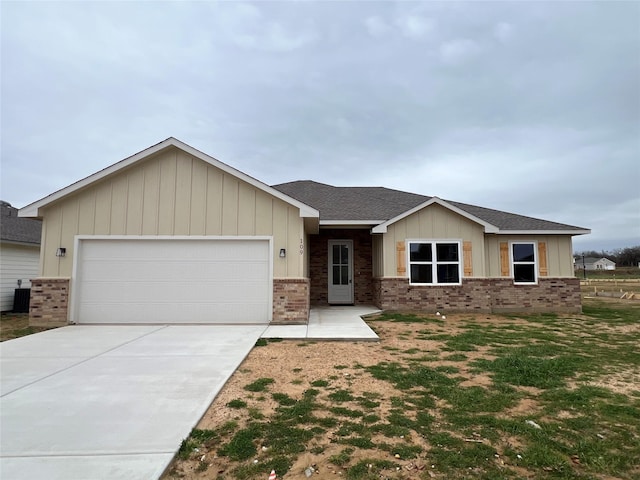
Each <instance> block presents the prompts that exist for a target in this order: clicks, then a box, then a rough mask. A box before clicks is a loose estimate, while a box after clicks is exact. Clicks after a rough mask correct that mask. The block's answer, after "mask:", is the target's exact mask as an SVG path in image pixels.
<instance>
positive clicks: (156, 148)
mask: <svg viewBox="0 0 640 480" xmlns="http://www.w3.org/2000/svg"><path fill="white" fill-rule="evenodd" d="M171 147H175V148H178V149H180V150H182V151H184V152H186V153H187V154H189V155H191V156H193V157H195V158H198V159H200V160H202V161H204V162H206V163H208V164H210V165H212V166H214V167H216V168H218V169H220V170H222V171H223V172H225V173H228V174H230V175H233V176H234V177H236V178H239V179H240V180H242V181H244V182H247V183H248V184H250V185H252V186H254V187H256V188H258V189H259V190H262V191H264V192H266V193H268V194H270V195H272V196H274V197H276V198H279V199H280V200H282V201H283V202H285V203H288V204H290V205H292V206H294V207H296V208H298V209H300V217H303V218H312V219H313V218H315V219H317V218H318V217H319V213H318V211H317V210H315V209H314V208H312V207H310V206H309V205H306V204H304V203H302V202H300V201H299V200H297V199H295V198H292V197H290V196H288V195H287V194H284V193H283V192H280V191H278V190H275V189H273V188H272V187H270V186H269V185H267V184H265V183H262V182H261V181H259V180H256V179H255V178H253V177H250V176H249V175H247V174H246V173H242V172H241V171H239V170H236V169H235V168H233V167H230V166H229V165H227V164H226V163H223V162H221V161H220V160H217V159H215V158H213V157H211V156H209V155H207V154H206V153H203V152H201V151H200V150H196V149H195V148H193V147H191V146H189V145H187V144H186V143H184V142H181V141H180V140H178V139H176V138H173V137H169V138H167V139H166V140H164V141H162V142H160V143H158V144H156V145H153V146H151V147H149V148H147V149H145V150H142V151H141V152H138V153H136V154H135V155H132V156H130V157H128V158H125V159H124V160H121V161H119V162H117V163H114V164H113V165H111V166H109V167H107V168H105V169H103V170H100V171H99V172H96V173H94V174H93V175H89V176H88V177H85V178H83V179H82V180H79V181H77V182H75V183H73V184H71V185H69V186H68V187H65V188H63V189H61V190H58V191H57V192H54V193H52V194H51V195H48V196H46V197H44V198H42V199H40V200H38V201H36V202H33V203H31V204H30V205H27V206H26V207H24V208H22V209H20V216H21V217H40V216H41V211H40V210H41V209H42V208H43V207H45V206H47V205H49V204H51V203H53V202H55V201H57V200H60V199H61V198H63V197H66V196H67V195H70V194H72V193H74V192H77V191H79V190H82V189H84V188H86V187H87V186H88V185H90V184H92V183H93V182H96V181H99V180H101V179H103V178H105V177H107V176H109V175H113V174H115V173H116V172H119V171H121V170H123V169H125V168H128V167H130V166H131V165H133V164H135V163H137V162H139V161H143V160H145V159H147V158H148V157H150V156H151V155H155V154H156V153H159V152H161V151H163V150H165V149H167V148H171Z"/></svg>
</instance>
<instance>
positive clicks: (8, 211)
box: [0, 201, 42, 312]
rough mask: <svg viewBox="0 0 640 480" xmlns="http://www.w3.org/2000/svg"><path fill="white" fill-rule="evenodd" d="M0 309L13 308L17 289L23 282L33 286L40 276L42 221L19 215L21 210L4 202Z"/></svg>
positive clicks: (0, 239)
mask: <svg viewBox="0 0 640 480" xmlns="http://www.w3.org/2000/svg"><path fill="white" fill-rule="evenodd" d="M0 210H1V211H2V215H1V216H0V307H1V308H0V310H2V311H3V312H6V311H10V310H13V297H14V291H15V289H16V288H18V282H20V284H21V286H22V288H30V287H31V283H30V279H32V278H36V277H37V276H38V271H39V265H40V234H41V231H42V222H41V221H40V220H34V219H31V218H22V217H18V209H17V208H13V207H12V206H11V204H9V203H8V202H4V201H0Z"/></svg>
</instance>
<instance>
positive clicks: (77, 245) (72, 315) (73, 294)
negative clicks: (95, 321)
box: [69, 235, 273, 324]
mask: <svg viewBox="0 0 640 480" xmlns="http://www.w3.org/2000/svg"><path fill="white" fill-rule="evenodd" d="M91 240H103V241H104V240H107V241H108V240H114V241H137V240H141V241H203V240H204V241H212V242H215V241H230V240H231V241H233V240H239V241H261V242H264V241H267V242H268V251H269V255H268V256H269V258H268V282H269V284H268V309H267V315H268V322H271V320H272V318H273V237H272V236H267V235H256V236H247V235H76V236H75V238H74V249H73V267H72V274H71V288H70V294H69V297H70V298H69V305H70V306H71V308H70V311H69V323H71V324H75V323H78V320H79V319H78V309H79V304H80V298H79V295H78V293H77V291H76V290H77V289H76V288H74V285H76V282H77V281H78V276H79V272H78V269H79V258H80V254H81V249H82V242H83V241H91Z"/></svg>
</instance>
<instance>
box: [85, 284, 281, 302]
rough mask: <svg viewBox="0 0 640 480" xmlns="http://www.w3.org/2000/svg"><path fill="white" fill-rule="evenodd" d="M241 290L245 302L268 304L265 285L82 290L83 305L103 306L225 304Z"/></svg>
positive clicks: (134, 286) (118, 286) (127, 286)
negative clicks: (107, 292) (109, 301)
mask: <svg viewBox="0 0 640 480" xmlns="http://www.w3.org/2000/svg"><path fill="white" fill-rule="evenodd" d="M238 289H242V290H243V292H244V295H243V302H255V301H261V302H266V301H268V299H269V290H268V288H266V287H265V286H264V284H263V283H262V282H255V281H254V282H250V281H246V282H239V281H234V282H231V281H226V282H205V283H202V284H200V285H198V288H194V286H193V284H192V283H185V282H183V283H180V282H145V283H140V282H122V283H115V282H114V283H109V284H105V283H104V282H86V283H84V284H83V289H82V303H83V304H88V303H100V302H103V301H104V299H105V290H108V291H109V294H108V296H106V298H110V299H112V301H111V303H123V302H145V303H149V302H156V303H158V304H167V303H175V302H177V301H180V303H206V304H210V303H211V302H216V303H218V302H225V301H226V300H228V299H230V298H234V297H235V296H237V291H238Z"/></svg>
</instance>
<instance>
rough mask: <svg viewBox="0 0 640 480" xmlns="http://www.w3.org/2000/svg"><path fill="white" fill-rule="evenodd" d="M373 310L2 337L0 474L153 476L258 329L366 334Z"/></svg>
mask: <svg viewBox="0 0 640 480" xmlns="http://www.w3.org/2000/svg"><path fill="white" fill-rule="evenodd" d="M376 311H377V310H376V309H375V308H371V307H328V308H315V309H313V310H312V311H311V315H310V320H309V325H280V326H268V327H267V326H265V325H233V326H232V325H84V326H83V325H74V326H67V327H63V328H59V329H55V330H49V331H46V332H42V333H38V334H35V335H29V336H26V337H22V338H18V339H16V340H10V341H7V342H3V343H1V344H0V478H1V479H5V478H6V479H11V480H21V479H25V480H27V479H28V480H39V479H43V480H44V479H46V480H92V479H96V480H97V479H109V480H114V479H126V480H149V479H157V478H158V477H159V476H160V475H161V474H162V472H163V471H164V470H165V468H166V467H167V466H168V465H169V463H170V462H171V460H172V459H173V456H174V455H175V453H176V451H177V450H178V448H179V446H180V443H181V441H182V440H183V439H184V438H186V437H187V436H188V435H189V433H190V432H191V429H192V428H193V427H195V426H196V425H197V423H198V421H199V420H200V418H201V417H202V415H203V414H204V413H205V412H206V410H207V409H208V408H209V405H210V404H211V402H212V401H213V399H214V398H215V396H216V395H217V394H218V392H219V391H220V389H221V388H222V387H223V386H224V384H225V383H226V382H227V380H228V379H229V377H230V376H231V375H232V374H233V373H234V371H235V370H236V369H237V368H238V366H239V365H240V364H241V363H242V361H243V360H244V358H245V357H246V355H247V354H248V353H249V352H250V351H251V349H252V348H253V346H254V345H255V342H256V341H257V340H258V338H260V336H262V337H263V338H288V339H307V340H355V341H363V340H365V341H376V340H378V336H377V335H376V334H375V332H373V330H371V329H370V328H369V327H368V326H367V324H366V323H365V322H364V321H363V320H362V319H361V318H360V317H361V316H362V315H367V314H371V313H375V312H376Z"/></svg>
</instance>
